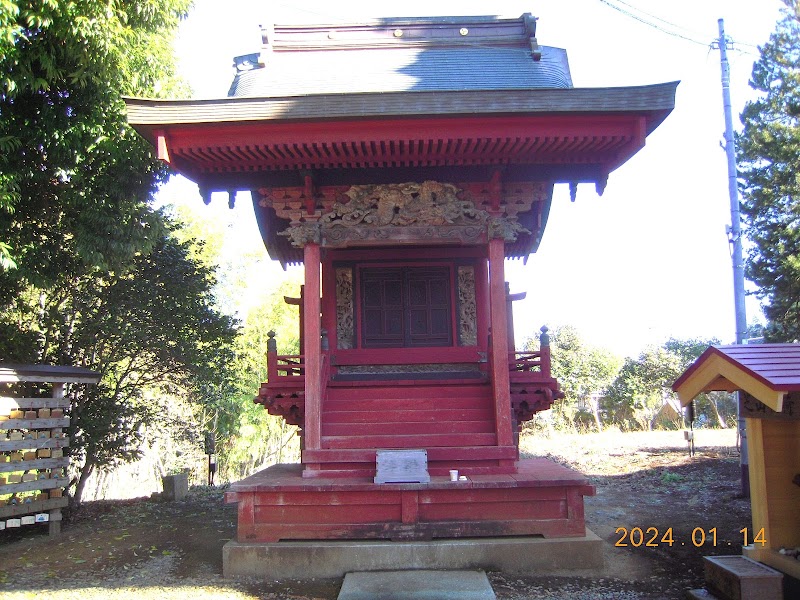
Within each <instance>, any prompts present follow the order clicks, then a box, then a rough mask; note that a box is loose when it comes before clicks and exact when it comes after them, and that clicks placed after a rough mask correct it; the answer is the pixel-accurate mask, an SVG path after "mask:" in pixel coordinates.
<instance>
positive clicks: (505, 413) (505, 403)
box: [489, 238, 514, 446]
mask: <svg viewBox="0 0 800 600" xmlns="http://www.w3.org/2000/svg"><path fill="white" fill-rule="evenodd" d="M504 259H505V242H504V241H503V240H502V239H501V238H493V239H490V240H489V299H490V303H491V317H490V318H491V321H490V325H491V328H492V347H491V348H489V352H491V355H492V361H491V364H492V383H493V387H494V413H495V426H496V429H497V445H498V446H513V445H514V433H513V431H512V428H511V384H510V382H509V375H508V320H507V312H506V283H505V267H504V265H503V260H504Z"/></svg>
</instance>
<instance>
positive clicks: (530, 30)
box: [522, 13, 542, 62]
mask: <svg viewBox="0 0 800 600" xmlns="http://www.w3.org/2000/svg"><path fill="white" fill-rule="evenodd" d="M538 20H539V17H534V16H533V15H532V14H531V13H525V14H523V15H522V21H523V23H525V31H526V32H527V34H528V38H529V39H530V43H531V56H532V57H533V60H534V61H536V62H539V61H540V60H542V47H541V46H540V45H539V42H538V41H537V40H536V21H538Z"/></svg>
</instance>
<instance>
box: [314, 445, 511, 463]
mask: <svg viewBox="0 0 800 600" xmlns="http://www.w3.org/2000/svg"><path fill="white" fill-rule="evenodd" d="M427 450H428V461H429V463H430V462H433V461H444V460H486V459H502V458H506V459H515V458H516V456H517V448H516V446H505V447H503V446H476V447H473V446H469V447H457V448H428V449H427ZM303 456H304V461H303V462H304V463H305V462H319V463H323V462H324V463H328V462H334V463H347V462H371V463H372V464H374V463H375V450H370V449H354V450H351V449H324V450H303Z"/></svg>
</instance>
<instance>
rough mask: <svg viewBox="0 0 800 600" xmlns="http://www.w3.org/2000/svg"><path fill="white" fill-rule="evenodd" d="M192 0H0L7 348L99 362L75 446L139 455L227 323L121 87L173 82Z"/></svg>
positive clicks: (195, 382)
mask: <svg viewBox="0 0 800 600" xmlns="http://www.w3.org/2000/svg"><path fill="white" fill-rule="evenodd" d="M189 6H190V2H189V0H129V1H126V2H107V1H101V0H79V1H76V2H61V1H56V0H37V1H33V0H30V1H27V2H15V1H13V0H0V356H2V357H3V358H4V359H7V360H18V361H25V362H43V363H52V364H66V365H70V364H71V365H80V366H86V367H89V368H94V369H96V370H99V371H100V372H101V374H102V380H101V382H100V385H98V386H97V387H96V388H89V389H87V390H85V391H81V390H80V389H78V390H77V391H76V395H75V397H74V398H73V401H74V403H73V409H72V416H73V422H72V425H71V428H72V435H73V443H72V452H73V455H74V458H75V459H76V460H77V462H78V464H79V465H81V466H83V467H84V468H83V470H82V471H81V476H80V478H78V480H77V494H76V495H77V498H78V499H79V498H80V494H81V489H82V484H83V483H84V482H85V478H87V477H88V476H89V475H90V474H91V472H92V471H93V470H96V469H103V468H111V467H113V465H114V464H116V463H117V462H118V461H125V460H132V459H134V458H136V456H137V455H138V452H139V448H140V444H139V442H140V441H141V440H142V437H143V436H145V435H146V432H147V431H148V427H147V425H148V424H156V423H159V424H160V423H163V422H166V421H167V420H169V419H170V418H171V417H170V416H169V415H170V412H171V411H170V410H169V408H168V406H167V404H166V402H167V400H168V399H169V397H170V395H174V394H178V393H180V394H181V395H182V396H185V397H190V398H192V399H195V400H197V401H204V402H210V401H213V400H215V399H216V396H214V395H213V394H212V392H213V393H214V394H223V393H225V390H226V389H227V388H229V387H231V383H230V381H229V380H228V378H227V374H228V369H229V366H230V363H231V359H230V352H229V350H230V345H231V344H232V341H233V336H234V330H233V328H232V323H231V321H230V319H228V318H226V317H223V316H222V315H220V314H219V313H218V312H217V311H216V310H215V309H214V298H213V296H212V294H211V289H212V286H213V282H214V280H213V276H212V273H211V271H210V269H208V268H207V267H205V266H203V265H201V264H199V263H198V262H197V261H196V260H194V259H193V258H192V256H191V253H192V252H194V251H193V250H191V245H190V244H188V243H184V242H181V241H179V240H178V239H177V237H176V235H177V234H176V231H175V230H174V228H173V226H172V225H171V224H170V223H169V222H168V221H167V220H165V219H164V217H163V216H162V215H161V214H160V213H159V212H156V211H154V210H153V209H152V206H151V197H152V194H153V193H154V192H155V191H156V189H157V188H158V185H159V184H160V183H161V182H163V181H164V180H165V179H166V177H167V176H168V174H169V171H168V169H167V167H166V166H165V165H164V164H163V163H161V162H160V161H158V160H156V158H155V157H154V156H153V153H152V150H151V148H150V147H149V146H148V144H147V143H146V142H145V141H144V140H142V139H141V138H140V137H139V136H138V135H136V134H135V133H134V132H133V131H132V130H131V128H130V127H128V126H127V124H126V121H125V109H124V103H123V101H122V96H123V95H141V96H150V97H163V96H171V97H174V96H178V95H181V94H182V93H184V91H185V89H184V86H183V84H182V83H181V82H180V80H179V79H178V78H177V77H176V76H175V61H174V57H173V50H172V42H173V39H174V36H175V34H176V32H177V26H178V23H179V20H180V18H181V17H182V16H183V15H184V14H185V13H186V11H187V10H188V8H189Z"/></svg>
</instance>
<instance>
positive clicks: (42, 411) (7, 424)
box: [0, 363, 100, 535]
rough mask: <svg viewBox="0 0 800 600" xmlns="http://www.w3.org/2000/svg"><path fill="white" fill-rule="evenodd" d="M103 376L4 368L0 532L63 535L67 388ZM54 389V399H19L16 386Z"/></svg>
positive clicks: (0, 381)
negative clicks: (36, 530) (38, 530)
mask: <svg viewBox="0 0 800 600" xmlns="http://www.w3.org/2000/svg"><path fill="white" fill-rule="evenodd" d="M99 379H100V376H99V374H98V373H95V372H94V371H89V370H88V369H81V368H77V367H53V366H47V365H10V364H2V363H0V529H7V528H14V527H20V526H22V525H32V524H34V523H48V524H49V533H50V535H57V534H58V533H60V531H61V509H62V508H64V507H65V506H66V505H67V498H66V497H65V496H64V488H65V487H66V486H67V484H68V479H67V468H68V467H69V457H68V456H67V454H66V451H65V449H66V448H67V447H68V446H69V438H68V437H67V434H66V429H67V427H69V417H68V416H66V413H67V412H68V410H69V406H70V400H69V398H67V397H66V396H65V393H64V391H65V386H66V384H67V383H93V384H96V383H97V382H98V381H99ZM23 382H28V383H36V384H43V385H46V386H51V387H52V393H51V394H50V396H49V397H36V398H27V397H14V396H12V395H10V393H9V387H10V385H11V384H17V383H23Z"/></svg>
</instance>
